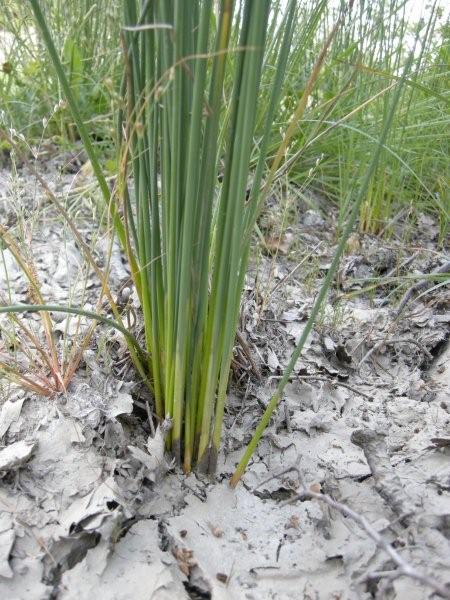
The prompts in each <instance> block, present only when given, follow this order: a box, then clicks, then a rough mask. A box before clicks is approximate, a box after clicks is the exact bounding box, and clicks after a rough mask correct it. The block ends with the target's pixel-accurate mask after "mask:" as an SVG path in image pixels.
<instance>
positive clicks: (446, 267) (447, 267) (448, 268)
mask: <svg viewBox="0 0 450 600" xmlns="http://www.w3.org/2000/svg"><path fill="white" fill-rule="evenodd" d="M448 272H450V260H449V261H447V262H445V263H444V264H443V265H441V266H440V267H439V268H438V269H436V270H435V271H432V272H431V273H430V275H440V274H441V273H448ZM429 283H430V280H429V279H421V280H420V281H418V282H417V283H416V284H415V285H413V286H412V287H410V288H409V290H407V292H406V293H405V295H404V296H403V298H402V299H401V301H400V304H399V305H398V308H397V312H396V313H395V319H398V317H399V316H400V315H401V313H402V312H403V310H404V309H405V306H406V305H407V304H408V302H409V301H410V300H411V299H412V297H413V296H414V295H415V294H416V293H417V292H420V290H423V289H425V288H426V287H427V285H429Z"/></svg>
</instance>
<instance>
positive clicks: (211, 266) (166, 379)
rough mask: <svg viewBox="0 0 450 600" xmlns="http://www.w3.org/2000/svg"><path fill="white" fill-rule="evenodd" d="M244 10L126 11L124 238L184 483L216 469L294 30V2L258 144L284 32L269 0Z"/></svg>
mask: <svg viewBox="0 0 450 600" xmlns="http://www.w3.org/2000/svg"><path fill="white" fill-rule="evenodd" d="M235 4H236V3H235V2H233V1H232V0H225V1H223V2H221V3H220V10H219V14H218V15H217V16H216V15H215V12H214V3H213V1H212V0H203V1H199V0H197V1H196V0H192V1H191V2H183V1H175V2H166V1H165V0H163V1H155V2H138V1H136V0H128V1H126V2H125V22H126V26H125V28H124V49H125V54H126V57H127V58H126V75H125V86H124V87H125V90H126V109H125V110H124V114H123V123H122V128H121V130H122V132H123V144H122V146H123V148H124V154H125V156H127V157H128V156H129V159H130V162H131V165H132V170H133V181H134V203H132V204H131V206H130V205H128V206H127V210H126V215H127V232H128V235H129V237H130V238H131V239H130V245H131V246H133V247H135V248H136V253H137V258H138V264H139V267H140V277H141V289H142V295H141V301H142V308H143V314H144V321H145V334H146V345H147V351H148V355H149V371H150V373H151V378H152V381H153V391H154V396H155V405H156V410H157V413H158V415H159V416H160V417H161V418H164V417H166V416H169V417H170V418H171V420H172V429H171V431H170V433H169V439H168V446H169V447H170V448H171V450H172V452H173V453H174V455H175V457H176V458H177V459H178V460H179V461H180V462H182V463H183V466H184V469H185V471H190V470H191V467H192V465H193V464H194V463H197V464H198V465H199V467H200V468H201V470H203V471H207V472H208V471H209V472H211V471H214V470H215V466H216V461H217V455H218V450H219V445H220V437H221V428H222V420H223V413H224V405H225V399H226V390H227V385H228V378H229V372H230V363H231V358H232V351H233V343H234V337H235V333H236V327H237V321H238V316H239V308H240V298H241V292H242V286H243V281H244V276H245V272H246V268H247V262H248V255H249V247H250V238H251V232H252V229H253V227H254V223H255V219H256V216H257V214H258V205H259V200H260V194H259V191H260V187H261V179H262V175H263V167H264V164H265V154H266V148H267V145H268V144H267V142H268V136H269V134H270V130H271V125H272V121H273V117H274V113H275V109H276V107H277V105H278V99H279V94H280V89H281V84H282V81H283V76H284V71H285V67H286V62H287V57H288V52H289V48H290V44H291V38H292V31H293V23H294V22H295V12H296V8H295V2H291V3H290V5H289V7H288V12H287V14H286V17H285V19H284V20H283V22H282V24H281V28H282V37H281V38H280V43H279V44H278V47H277V52H276V55H275V60H274V62H273V63H272V64H271V65H270V66H271V67H272V68H273V67H274V68H275V76H274V77H273V79H272V83H271V89H269V90H267V89H266V90H265V94H266V95H269V97H270V104H269V106H268V109H267V113H266V115H265V125H264V129H263V132H262V137H261V138H260V139H258V140H257V141H256V140H255V123H256V115H257V113H258V100H259V95H260V83H261V73H262V69H263V65H264V58H265V49H266V45H267V43H268V38H267V32H268V29H269V27H270V25H271V24H272V25H273V23H274V21H273V22H272V21H271V19H270V10H269V9H270V2H269V1H267V0H259V1H258V2H253V1H251V0H250V1H243V2H241V3H239V4H238V7H239V12H238V13H235V8H236V6H235ZM272 19H275V16H273V15H272ZM273 59H274V53H273V51H272V53H271V60H273ZM231 62H232V63H233V64H232V83H233V85H232V90H231V92H230V93H229V95H227V92H228V89H227V86H226V82H227V75H228V71H227V66H228V65H229V64H230V63H231ZM256 144H257V145H256ZM254 152H257V153H258V166H257V168H256V171H255V172H254V174H253V180H252V181H251V183H250V180H249V168H250V162H251V159H252V155H253V153H254ZM219 164H220V166H219ZM219 174H220V177H218V176H219ZM219 179H220V181H221V182H220V184H219V183H218V181H219ZM131 196H132V195H131V194H128V193H125V198H126V199H128V198H129V197H131ZM127 204H128V202H127Z"/></svg>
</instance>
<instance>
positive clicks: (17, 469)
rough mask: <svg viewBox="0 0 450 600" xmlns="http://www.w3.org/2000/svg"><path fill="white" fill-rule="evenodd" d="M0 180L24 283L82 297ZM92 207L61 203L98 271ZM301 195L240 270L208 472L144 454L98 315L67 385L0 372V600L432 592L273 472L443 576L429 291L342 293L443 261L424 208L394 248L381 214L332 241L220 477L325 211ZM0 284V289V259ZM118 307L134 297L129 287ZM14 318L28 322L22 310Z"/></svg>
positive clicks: (151, 449) (81, 276)
mask: <svg viewBox="0 0 450 600" xmlns="http://www.w3.org/2000/svg"><path fill="white" fill-rule="evenodd" d="M52 160H53V162H52ZM58 161H61V158H60V157H55V158H54V159H51V158H50V159H49V160H48V161H47V163H46V165H45V170H46V171H47V172H46V177H47V178H48V180H49V184H50V186H51V188H52V189H53V190H54V191H55V192H56V193H57V194H58V196H59V197H62V198H65V200H66V203H67V204H68V205H70V203H71V202H76V201H75V200H74V198H73V196H72V195H71V192H72V190H73V186H74V185H76V184H74V177H76V175H73V174H70V173H67V172H64V173H61V172H60V171H58V168H57V165H58V164H59V163H58ZM0 181H1V182H2V185H3V189H2V192H1V199H0V222H1V223H2V224H4V225H8V226H11V224H13V223H15V222H16V221H15V220H16V219H17V218H18V217H17V210H18V207H20V210H21V211H22V213H23V214H25V215H28V219H30V218H31V217H32V224H31V225H30V228H32V235H31V234H30V235H29V236H28V238H26V239H25V241H24V244H25V247H26V248H28V250H29V251H30V252H31V250H32V252H33V258H34V261H35V263H36V269H37V274H38V276H39V278H40V280H41V282H42V283H43V293H44V292H45V293H44V295H45V297H46V298H47V299H48V300H49V301H50V300H51V301H56V302H65V301H68V300H71V301H72V302H73V303H74V304H76V303H77V302H84V303H85V304H87V305H90V306H95V302H96V300H97V296H98V292H99V282H98V281H96V279H95V277H94V276H92V274H91V273H90V272H89V271H88V270H87V269H86V265H84V264H83V261H82V260H81V253H80V252H79V250H78V248H77V245H76V243H75V242H73V240H71V239H70V236H69V234H68V232H67V231H65V229H64V228H63V227H61V224H60V223H58V221H57V220H56V219H55V218H54V217H55V213H54V212H52V210H53V209H52V207H51V206H50V205H48V203H46V201H45V199H44V198H43V197H42V195H41V194H40V192H39V190H38V188H37V186H36V184H35V182H34V180H33V178H30V177H29V176H27V175H26V173H25V172H24V171H22V170H21V169H19V171H18V177H17V178H15V179H12V178H11V177H10V175H9V174H8V172H6V171H3V172H1V174H0ZM17 199H19V200H20V203H19V204H17V203H16V204H14V202H13V200H17ZM77 202H80V201H79V200H78V201H77ZM92 202H93V200H92V199H90V198H89V197H83V198H82V201H81V203H80V204H79V205H77V209H76V211H75V212H76V220H77V221H76V222H77V227H78V228H79V230H80V232H82V234H83V237H84V238H85V239H86V240H89V241H90V242H92V245H93V248H94V251H95V253H96V257H97V259H98V261H99V264H101V263H102V261H103V263H104V264H106V261H107V258H106V256H107V254H108V252H109V248H110V242H108V238H107V236H106V235H104V234H102V233H101V232H99V231H95V230H94V229H93V227H94V225H93V222H92V210H93V208H92ZM306 208H308V210H306ZM320 209H321V203H320V199H319V200H318V201H317V209H316V210H311V209H310V208H309V207H302V206H299V207H298V214H299V215H300V217H299V218H298V222H297V223H290V225H289V236H288V237H286V236H284V237H280V239H279V242H280V243H282V244H283V247H282V251H281V252H277V250H276V248H274V247H272V246H274V245H275V242H276V240H275V236H273V235H272V236H271V237H270V235H269V234H267V239H270V240H271V251H270V253H268V254H266V255H263V256H262V257H261V259H260V260H259V261H258V263H257V264H254V265H252V267H251V268H250V271H249V275H248V277H247V281H246V290H245V298H244V302H243V308H242V315H241V322H240V331H241V333H242V338H239V341H238V342H237V345H236V349H235V360H234V361H233V373H232V381H231V384H230V397H229V403H228V408H227V414H226V420H225V434H224V441H223V450H222V453H221V456H220V460H219V467H218V472H217V476H216V478H215V479H213V480H211V479H203V478H199V477H197V476H196V475H195V474H191V475H189V476H184V475H182V474H181V473H180V472H178V470H176V469H175V468H174V467H173V465H172V463H171V461H170V457H167V456H165V455H164V430H163V428H161V427H156V428H155V426H154V425H155V424H154V423H153V422H152V420H153V417H152V414H151V410H150V412H149V411H148V410H145V407H146V406H147V403H148V401H149V400H150V405H149V406H151V399H149V398H148V396H147V393H146V391H145V390H144V389H142V387H141V386H140V385H137V384H136V378H135V376H134V374H133V371H132V369H130V368H129V366H128V363H127V361H124V360H123V358H124V355H126V350H125V348H124V345H123V342H122V340H121V339H120V338H119V337H118V336H117V335H116V333H115V332H110V331H108V330H107V328H104V327H99V328H98V330H97V335H96V338H95V340H94V341H93V344H92V346H91V348H89V349H88V350H87V352H86V356H85V361H84V363H83V364H82V365H81V368H80V369H79V371H78V373H77V374H76V375H75V377H74V379H73V381H72V382H71V384H70V387H69V389H68V390H67V392H66V393H64V394H60V395H58V396H57V397H54V398H53V399H48V398H42V397H38V396H35V395H32V394H30V393H24V392H21V391H20V390H19V389H17V388H16V387H14V386H13V385H12V384H6V383H3V382H0V386H1V398H0V402H1V413H0V434H1V435H0V443H1V446H0V593H1V595H2V597H5V598H14V599H16V598H17V599H19V600H21V599H24V600H25V598H26V599H27V600H28V599H30V598H31V599H37V600H44V599H52V600H56V599H61V600H69V599H75V598H76V599H84V598H86V600H87V599H90V598H92V597H94V596H95V595H96V594H98V595H102V596H103V597H107V598H111V599H112V600H116V599H117V600H122V599H123V600H125V599H127V598H130V597H133V598H135V599H136V600H140V599H141V598H142V599H147V598H149V597H151V598H154V599H161V600H163V599H166V598H167V599H169V598H180V599H182V598H213V599H222V598H223V599H239V598H242V599H255V600H258V599H265V598H280V599H289V598H313V599H316V598H317V599H330V600H331V599H333V600H336V599H338V598H339V599H349V600H353V599H354V600H356V599H363V600H365V599H369V598H374V597H382V598H393V599H398V600H400V599H402V598H405V597H408V598H410V599H411V600H415V599H417V600H421V599H425V598H430V597H431V593H432V590H431V589H430V588H429V587H427V586H426V585H418V584H417V582H415V581H413V580H412V579H410V578H407V577H395V576H393V577H391V580H389V585H388V586H386V585H385V583H386V577H385V576H384V577H383V573H394V574H395V571H396V565H395V564H393V563H392V561H391V560H390V559H389V556H387V555H386V553H383V552H382V551H380V548H378V547H377V545H376V543H375V542H374V541H373V540H372V539H370V537H369V536H368V535H367V534H366V532H364V531H363V530H360V529H359V528H358V527H356V526H355V524H354V523H352V522H350V521H349V520H348V519H347V518H345V517H344V516H343V515H342V514H339V513H336V512H335V511H332V510H331V509H330V508H329V507H328V506H326V505H324V504H322V503H318V502H316V501H313V500H303V501H302V500H296V498H297V495H298V490H299V485H300V483H299V481H298V480H297V479H296V476H295V472H291V473H286V474H285V475H282V476H280V477H278V474H279V473H280V472H282V471H284V470H286V467H292V466H294V467H296V468H298V469H300V470H301V473H302V477H303V479H304V480H305V481H306V482H307V483H308V485H309V486H310V488H309V489H311V490H312V491H314V492H323V493H324V494H328V495H330V496H331V497H333V498H335V499H336V500H338V501H340V502H343V503H345V504H347V505H348V506H350V507H351V508H353V510H355V511H357V512H358V513H360V514H362V515H363V516H364V517H365V518H366V519H367V520H368V522H370V524H371V525H372V526H373V527H374V528H375V529H376V531H377V532H379V533H380V534H382V535H383V536H384V539H386V540H387V542H388V543H389V544H391V545H392V547H393V548H396V549H397V551H398V552H399V553H400V554H401V556H402V557H403V558H404V559H405V560H406V561H408V562H409V563H410V564H412V565H413V566H414V568H417V569H418V570H420V571H421V572H426V573H428V574H430V575H433V576H434V577H436V578H438V579H439V580H440V581H441V582H444V583H445V582H450V561H449V559H448V557H449V556H450V502H449V495H450V469H449V466H448V465H449V452H450V371H449V364H450V361H449V357H450V347H449V345H448V338H449V322H450V311H449V306H450V303H449V300H450V298H449V291H448V289H447V288H446V287H441V288H439V289H436V290H432V291H431V292H430V293H429V294H427V295H425V296H423V297H421V298H419V299H418V300H417V301H414V302H411V303H410V304H409V305H408V306H407V307H406V309H405V311H404V312H403V314H402V315H400V317H399V318H395V306H394V305H392V306H391V304H389V303H387V302H386V297H388V296H389V297H391V298H392V300H394V299H397V301H398V300H399V297H400V296H401V294H399V292H397V290H396V286H397V285H398V282H395V281H394V282H390V281H389V280H386V282H385V283H383V285H382V286H380V287H379V288H377V289H375V291H374V292H372V293H371V294H370V295H369V296H367V295H353V296H352V295H351V293H352V292H355V291H358V290H361V289H363V288H364V287H366V283H365V282H364V281H361V279H364V278H367V277H376V276H382V277H383V276H387V275H389V277H390V276H391V275H390V273H392V272H393V270H394V271H395V273H396V274H398V275H408V274H410V273H429V272H431V271H432V270H433V269H436V268H438V267H439V266H440V265H441V264H444V262H445V261H446V260H448V255H446V254H445V253H443V252H441V253H438V252H436V240H437V236H438V226H437V225H436V224H435V223H434V222H433V221H432V220H431V219H430V218H429V217H425V216H424V217H423V218H422V221H421V222H422V225H421V227H420V228H417V229H416V230H412V231H411V232H410V236H409V240H408V244H406V243H405V242H404V241H402V239H403V238H402V232H401V231H400V229H398V230H396V231H394V232H393V235H392V236H391V238H390V239H389V240H388V241H383V240H380V239H377V238H373V237H371V236H360V235H358V234H355V235H354V236H353V237H354V239H352V243H351V244H350V247H349V253H348V254H347V256H346V257H345V259H344V261H343V264H342V266H341V270H340V273H339V276H338V277H337V281H336V286H335V288H334V289H333V291H332V293H331V294H330V298H329V303H328V304H327V306H325V307H324V310H323V312H322V316H321V318H320V320H319V321H318V322H317V323H316V326H315V329H314V332H313V334H312V335H311V337H310V340H309V342H308V344H307V346H306V348H305V352H304V355H303V356H302V357H301V359H300V360H299V361H298V363H297V365H296V368H295V371H294V374H293V376H292V378H291V381H290V383H289V384H288V386H287V388H286V392H285V394H284V398H283V400H282V403H281V404H280V407H279V409H278V411H277V413H276V415H275V416H274V417H273V419H272V422H271V425H270V427H269V428H268V429H267V431H266V433H265V435H264V437H263V439H262V441H261V443H260V445H259V447H258V449H257V451H256V453H255V456H254V459H253V461H252V462H251V464H250V466H249V468H248V470H247V472H246V473H245V475H244V478H243V482H242V484H241V485H240V486H239V487H238V488H237V489H236V490H231V489H230V488H229V486H228V479H229V476H230V475H231V473H232V471H233V469H234V466H235V465H236V462H237V460H238V458H239V457H240V455H241V453H242V450H243V447H244V445H245V444H246V443H247V442H248V441H249V439H250V435H251V432H252V431H253V429H254V427H255V425H256V424H257V422H258V419H259V418H260V416H261V414H262V411H263V410H264V408H265V406H267V403H268V401H269V398H270V396H271V393H272V392H273V390H274V388H275V386H276V383H277V381H278V379H279V377H280V376H281V373H282V370H283V366H284V365H285V364H286V362H287V360H288V357H289V355H290V352H291V351H292V348H293V346H294V343H295V341H296V339H298V337H299V336H300V335H301V332H302V330H303V328H304V325H305V322H306V319H307V316H308V314H309V311H310V309H311V306H312V303H313V301H314V297H315V294H316V292H317V289H318V286H319V285H320V281H321V278H322V277H323V274H324V270H325V269H326V268H327V265H328V264H329V262H330V258H331V256H332V253H333V249H334V248H333V247H334V244H335V239H334V232H333V228H332V227H331V224H332V217H333V215H331V216H328V217H325V215H326V214H327V213H326V212H324V211H321V210H320ZM269 210H276V208H275V207H269ZM329 212H330V211H328V213H329ZM269 220H270V219H269ZM25 222H28V220H25ZM399 227H400V224H399V223H396V224H395V228H399ZM395 228H394V229H395ZM292 234H294V235H292ZM96 240H97V241H96ZM295 240H299V242H298V245H297V247H296V244H295V243H294V242H295ZM272 242H273V243H272ZM287 242H289V243H287ZM277 243H278V242H277ZM113 247H114V252H113V255H112V256H113V258H112V262H113V269H112V270H113V276H112V277H111V286H112V289H113V290H115V291H116V293H117V294H120V293H121V291H120V290H121V289H123V285H122V284H123V282H124V281H126V279H127V277H128V276H129V272H128V269H127V266H126V263H125V261H124V260H123V257H122V256H121V255H120V252H119V251H118V249H117V248H116V247H115V246H114V245H113ZM62 248H64V251H63V252H61V249H62ZM299 248H300V249H301V248H303V250H301V251H300V250H299ZM301 252H303V253H304V255H301ZM299 253H300V254H299ZM304 256H309V258H308V259H307V260H304ZM411 257H413V258H412V259H411ZM3 259H4V261H6V264H7V267H8V273H9V275H10V277H9V286H10V288H11V293H12V294H13V296H14V301H17V302H24V301H26V295H27V286H26V283H24V279H23V277H22V276H21V273H20V269H18V268H17V265H15V263H14V260H13V259H12V257H11V256H9V254H8V251H7V250H4V251H3ZM302 261H303V262H302ZM300 262H302V264H301V265H300V266H298V265H299V263H300ZM291 273H292V274H291ZM0 279H1V282H2V289H3V281H4V272H3V267H1V268H0ZM278 283H280V285H278ZM268 290H269V292H270V290H272V293H270V294H269V297H266V295H267V293H268V292H267V291H268ZM345 294H347V296H345ZM127 302H131V303H132V304H133V302H134V308H133V310H135V311H138V309H139V307H138V305H137V303H136V300H134V301H133V295H131V296H129V297H127ZM24 318H26V319H28V320H30V321H33V322H34V323H35V325H36V316H35V315H28V316H26V317H24ZM58 319H59V323H58V326H57V329H58V332H59V333H57V335H60V336H61V340H64V339H66V338H68V339H69V340H70V339H72V338H73V339H75V337H76V335H77V333H78V330H77V328H75V327H70V326H69V325H70V322H67V321H66V318H65V317H64V316H62V318H61V317H59V318H58V317H57V316H56V318H55V320H56V321H58ZM73 322H74V323H75V320H73ZM3 323H5V319H4V318H2V324H3ZM258 374H259V375H260V376H261V379H260V378H259V376H258ZM1 465H3V467H1ZM261 482H263V483H262V484H261ZM380 574H381V575H380Z"/></svg>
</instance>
